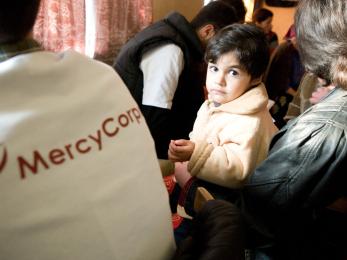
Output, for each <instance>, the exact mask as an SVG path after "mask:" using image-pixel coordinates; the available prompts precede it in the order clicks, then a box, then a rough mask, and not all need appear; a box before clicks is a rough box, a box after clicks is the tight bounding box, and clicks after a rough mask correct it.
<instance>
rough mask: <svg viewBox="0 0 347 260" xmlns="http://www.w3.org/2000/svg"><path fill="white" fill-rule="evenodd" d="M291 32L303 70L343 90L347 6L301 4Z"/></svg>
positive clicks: (334, 1)
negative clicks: (295, 38)
mask: <svg viewBox="0 0 347 260" xmlns="http://www.w3.org/2000/svg"><path fill="white" fill-rule="evenodd" d="M295 29H296V37H297V45H298V49H299V53H300V58H301V60H302V63H303V64H304V66H305V68H306V69H307V70H308V71H310V72H312V73H313V74H315V75H317V76H318V77H320V78H323V79H325V80H326V81H327V82H328V83H333V84H335V85H337V86H339V87H341V88H344V89H347V2H346V1H345V0H325V1H317V0H305V1H301V2H300V3H299V6H298V9H297V12H296V14H295Z"/></svg>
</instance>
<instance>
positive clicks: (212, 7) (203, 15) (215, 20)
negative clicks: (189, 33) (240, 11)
mask: <svg viewBox="0 0 347 260" xmlns="http://www.w3.org/2000/svg"><path fill="white" fill-rule="evenodd" d="M235 13H236V12H235V9H234V8H233V7H232V6H230V5H228V4H225V3H224V2H221V1H215V2H210V3H209V4H207V5H205V6H204V7H203V8H202V9H201V10H200V11H199V13H198V14H197V15H196V16H195V17H194V18H193V20H192V21H191V22H190V24H191V26H192V27H193V28H194V29H195V30H197V29H199V28H201V27H203V26H205V25H207V24H212V25H213V26H214V29H215V30H216V31H217V30H219V29H221V28H223V27H225V26H227V25H229V24H232V23H236V22H238V20H237V19H238V18H237V16H236V14H235Z"/></svg>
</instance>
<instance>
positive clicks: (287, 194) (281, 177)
mask: <svg viewBox="0 0 347 260" xmlns="http://www.w3.org/2000/svg"><path fill="white" fill-rule="evenodd" d="M346 169H347V91H346V90H342V89H339V88H336V89H335V90H333V91H332V92H331V93H330V94H329V95H328V96H327V97H326V98H325V99H324V100H322V101H321V102H320V103H318V104H317V105H315V106H313V107H311V108H310V109H308V110H307V111H305V112H304V113H303V114H302V115H300V116H299V117H298V118H296V119H293V120H292V121H290V122H289V123H288V125H287V126H285V127H284V128H283V129H281V131H279V132H278V133H277V135H276V136H275V137H274V138H273V140H272V143H271V146H270V152H269V156H268V158H267V159H266V160H265V161H264V162H263V163H262V164H261V165H260V166H259V167H258V168H257V169H256V171H255V172H254V174H253V175H252V176H251V177H250V179H249V180H248V183H247V184H246V186H245V190H244V192H243V196H242V198H243V201H242V202H243V203H242V208H243V210H244V213H245V214H246V216H247V218H248V220H249V221H250V223H251V224H252V228H254V229H255V230H257V232H260V233H261V234H263V235H266V236H267V237H268V238H270V241H272V242H275V243H276V244H277V245H279V248H280V252H281V254H282V255H281V256H280V258H281V259H285V258H297V257H299V258H301V257H303V255H305V257H312V254H313V252H314V253H315V254H316V253H317V252H319V251H320V249H321V248H322V247H321V245H320V244H321V243H322V244H324V243H325V242H324V241H323V240H324V239H326V238H327V237H326V236H325V235H324V236H322V235H321V234H319V232H320V231H322V225H324V224H323V222H322V217H321V216H322V214H321V213H322V212H324V211H325V207H326V206H327V205H329V204H330V203H332V202H333V201H334V200H336V199H337V198H339V197H341V196H345V195H346V194H347V170H346ZM345 220H346V221H345V223H344V224H343V225H344V228H346V225H347V219H346V218H345ZM330 224H332V223H330ZM345 231H346V230H345ZM345 231H344V232H345ZM342 235H345V236H344V238H343V239H346V236H347V234H342ZM322 239H323V240H322ZM318 240H319V241H318ZM344 242H346V240H344ZM295 248H296V249H295ZM298 248H301V249H302V250H303V251H300V249H298ZM310 249H312V251H310ZM295 250H296V251H299V254H298V255H296V257H291V256H290V254H292V253H293V252H294V251H295ZM288 252H289V253H288ZM300 252H301V253H300ZM303 252H305V253H303ZM319 256H320V257H321V256H322V255H319Z"/></svg>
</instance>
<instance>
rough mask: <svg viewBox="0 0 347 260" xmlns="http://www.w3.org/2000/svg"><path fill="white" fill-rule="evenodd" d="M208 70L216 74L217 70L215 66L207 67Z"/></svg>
mask: <svg viewBox="0 0 347 260" xmlns="http://www.w3.org/2000/svg"><path fill="white" fill-rule="evenodd" d="M208 70H209V71H211V72H217V71H218V68H217V66H215V65H209V66H208Z"/></svg>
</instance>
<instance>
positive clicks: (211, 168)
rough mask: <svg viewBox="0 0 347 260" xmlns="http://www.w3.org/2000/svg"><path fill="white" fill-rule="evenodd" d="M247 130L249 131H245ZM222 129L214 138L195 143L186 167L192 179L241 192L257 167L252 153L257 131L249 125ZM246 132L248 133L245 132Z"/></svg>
mask: <svg viewBox="0 0 347 260" xmlns="http://www.w3.org/2000/svg"><path fill="white" fill-rule="evenodd" d="M247 127H248V128H247ZM237 128H238V129H239V130H236V129H235V127H233V126H231V127H224V129H223V130H222V132H220V133H219V134H218V135H217V136H215V137H214V138H211V137H208V138H199V139H198V140H194V141H196V142H195V149H194V152H193V154H192V156H191V159H190V161H189V164H188V170H189V172H190V173H191V175H192V176H196V177H198V178H199V179H202V180H205V181H208V182H212V183H215V184H218V185H221V186H223V187H229V188H240V187H241V186H242V185H243V182H244V180H245V178H246V177H247V175H248V173H249V171H250V169H252V168H254V166H253V165H255V164H256V162H255V161H256V159H255V155H256V153H254V152H253V149H255V147H254V145H255V144H256V143H257V141H256V139H257V135H256V132H257V131H254V132H253V131H248V130H249V129H253V126H251V125H250V124H247V126H246V125H245V124H238V127H237ZM245 129H247V131H245Z"/></svg>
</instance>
